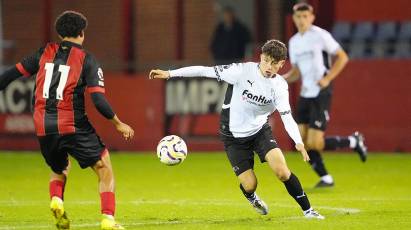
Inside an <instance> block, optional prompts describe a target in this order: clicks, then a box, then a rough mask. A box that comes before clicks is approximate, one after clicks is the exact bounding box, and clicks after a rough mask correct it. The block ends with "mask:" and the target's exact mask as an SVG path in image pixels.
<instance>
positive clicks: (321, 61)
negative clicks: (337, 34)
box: [289, 25, 341, 98]
mask: <svg viewBox="0 0 411 230" xmlns="http://www.w3.org/2000/svg"><path fill="white" fill-rule="evenodd" d="M340 48H341V47H340V45H339V44H338V43H337V41H335V39H334V38H333V37H332V36H331V34H330V33H329V32H328V31H326V30H324V29H321V28H320V27H318V26H314V25H313V26H311V27H310V29H309V30H307V31H306V32H305V33H304V34H301V33H296V34H295V35H294V36H292V37H291V39H290V42H289V54H290V55H289V56H290V61H291V64H292V65H293V66H296V67H298V69H299V70H300V73H301V79H302V86H301V96H302V97H305V98H313V97H317V96H318V94H319V92H320V90H321V88H320V86H319V85H318V81H319V80H321V78H323V77H324V75H325V74H326V72H327V71H328V69H329V68H330V63H331V59H330V58H331V57H330V56H331V55H334V54H335V53H336V52H337V51H338V50H339V49H340Z"/></svg>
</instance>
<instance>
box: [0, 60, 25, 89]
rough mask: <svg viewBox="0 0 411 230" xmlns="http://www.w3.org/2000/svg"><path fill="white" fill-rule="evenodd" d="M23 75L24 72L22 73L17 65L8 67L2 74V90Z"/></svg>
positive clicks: (0, 77)
mask: <svg viewBox="0 0 411 230" xmlns="http://www.w3.org/2000/svg"><path fill="white" fill-rule="evenodd" d="M21 76H23V74H21V73H20V72H19V70H18V69H17V68H16V67H15V66H14V67H11V68H9V69H7V70H6V71H4V72H3V73H2V74H1V75H0V90H3V89H5V88H6V87H7V86H8V85H9V84H10V83H11V82H12V81H14V80H16V79H18V78H19V77H21Z"/></svg>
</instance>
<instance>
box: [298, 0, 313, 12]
mask: <svg viewBox="0 0 411 230" xmlns="http://www.w3.org/2000/svg"><path fill="white" fill-rule="evenodd" d="M293 11H294V13H295V12H297V11H310V12H311V13H314V8H313V7H312V6H311V5H310V4H308V3H305V2H302V3H297V4H295V5H294V6H293Z"/></svg>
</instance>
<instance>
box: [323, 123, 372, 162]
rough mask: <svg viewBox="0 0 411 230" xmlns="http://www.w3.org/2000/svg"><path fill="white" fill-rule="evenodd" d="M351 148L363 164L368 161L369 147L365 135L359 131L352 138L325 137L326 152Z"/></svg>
mask: <svg viewBox="0 0 411 230" xmlns="http://www.w3.org/2000/svg"><path fill="white" fill-rule="evenodd" d="M344 148H350V149H352V150H353V151H355V152H357V153H358V155H359V156H360V159H361V161H362V162H365V161H366V160H367V146H366V145H365V138H364V135H363V134H362V133H360V132H358V131H356V132H354V133H353V134H351V135H350V136H329V137H325V143H324V150H331V151H333V150H337V149H344Z"/></svg>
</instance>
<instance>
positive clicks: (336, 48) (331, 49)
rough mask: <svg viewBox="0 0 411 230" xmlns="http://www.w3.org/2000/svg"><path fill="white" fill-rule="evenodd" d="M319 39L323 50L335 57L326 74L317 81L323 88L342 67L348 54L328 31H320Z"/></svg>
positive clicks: (346, 60)
mask: <svg viewBox="0 0 411 230" xmlns="http://www.w3.org/2000/svg"><path fill="white" fill-rule="evenodd" d="M321 39H322V43H323V50H325V51H326V52H327V53H328V54H330V55H333V56H334V58H335V60H334V63H333V64H332V66H331V68H330V70H329V71H328V73H327V75H325V76H324V77H323V78H322V79H321V80H320V81H319V82H318V84H319V85H320V86H321V88H325V87H327V86H328V85H329V84H330V83H331V81H333V80H334V79H335V78H336V77H337V76H338V74H339V73H340V72H341V71H342V70H343V69H344V67H345V65H346V64H347V62H348V55H347V53H346V52H345V51H344V50H343V49H342V48H341V46H340V44H338V42H337V41H336V40H335V39H334V38H333V37H332V35H331V34H330V33H329V32H327V31H324V32H323V33H321Z"/></svg>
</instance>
